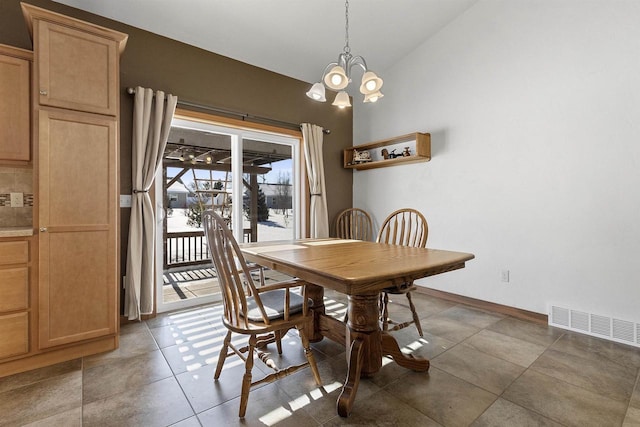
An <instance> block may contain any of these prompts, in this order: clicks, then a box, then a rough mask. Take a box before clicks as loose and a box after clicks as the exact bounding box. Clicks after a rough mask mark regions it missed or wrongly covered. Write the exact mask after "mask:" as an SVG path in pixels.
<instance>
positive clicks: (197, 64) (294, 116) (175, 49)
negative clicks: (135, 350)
mask: <svg viewBox="0 0 640 427" xmlns="http://www.w3.org/2000/svg"><path fill="white" fill-rule="evenodd" d="M27 3H30V4H33V5H35V6H39V7H43V8H46V9H49V10H52V11H55V12H59V13H63V14H65V15H68V16H71V17H74V18H78V19H82V20H85V21H87V22H92V23H95V24H98V25H102V26H104V27H108V28H113V29H115V30H118V31H122V32H124V33H126V34H129V41H128V43H127V47H126V49H125V51H124V54H123V55H122V58H121V62H120V84H121V101H120V104H121V116H120V117H121V125H120V193H121V194H130V193H131V123H132V119H131V117H132V112H133V99H132V97H131V96H130V95H128V94H127V93H126V92H125V89H126V88H127V87H135V86H143V87H150V88H152V89H159V90H164V91H165V92H169V93H172V94H174V95H177V96H178V99H182V100H185V101H189V102H191V103H196V104H201V105H210V106H214V107H220V108H225V109H228V110H233V111H239V112H243V113H248V114H251V115H255V116H260V117H267V118H271V119H275V120H281V121H285V122H289V123H302V122H310V123H315V124H318V125H320V126H322V127H324V128H328V129H331V134H330V135H325V143H324V161H325V172H326V176H327V180H326V184H327V201H328V209H329V221H331V220H332V219H333V218H334V216H335V215H336V214H337V213H338V212H339V211H340V210H342V209H344V208H347V207H350V206H351V201H352V173H351V171H350V170H345V169H343V168H342V158H341V153H342V150H343V149H344V148H346V147H349V146H351V145H352V134H353V116H352V112H351V110H349V109H345V110H340V109H338V108H335V107H333V106H331V104H330V103H329V102H327V103H317V102H314V101H312V100H310V99H309V98H307V97H306V96H305V92H306V91H307V90H308V87H309V84H308V83H306V82H302V81H300V80H296V79H292V78H289V77H286V76H283V75H280V74H276V73H273V72H270V71H267V70H265V69H262V68H258V67H254V66H251V65H248V64H245V63H242V62H239V61H236V60H233V59H230V58H227V57H224V56H221V55H217V54H214V53H210V52H207V51H204V50H202V49H199V48H196V47H193V46H189V45H186V44H184V43H180V42H177V41H175V40H171V39H168V38H166V37H161V36H158V35H156V34H153V33H150V32H148V31H144V30H141V29H138V28H135V27H131V26H129V25H126V24H123V23H120V22H117V21H112V20H110V19H106V18H103V17H100V16H97V15H93V14H91V13H87V12H84V11H81V10H78V9H75V8H71V7H68V6H64V5H61V4H58V3H54V2H52V1H49V0H32V1H28V2H27ZM0 43H3V44H8V45H12V46H16V47H20V48H24V49H32V43H31V39H30V37H29V33H28V31H27V27H26V24H25V22H24V19H23V17H22V12H21V9H20V1H19V0H1V1H0ZM275 49H278V47H277V46H274V50H275ZM69 65H70V66H73V64H69ZM121 220H122V226H121V228H122V230H121V243H122V244H121V246H122V252H121V258H122V260H123V261H122V271H123V274H124V260H125V259H126V245H127V233H128V225H129V210H128V209H121Z"/></svg>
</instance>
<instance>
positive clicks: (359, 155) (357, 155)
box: [353, 148, 371, 164]
mask: <svg viewBox="0 0 640 427" xmlns="http://www.w3.org/2000/svg"><path fill="white" fill-rule="evenodd" d="M370 161H371V154H369V152H368V151H366V150H365V151H358V150H356V149H355V148H354V149H353V163H355V164H358V163H367V162H370Z"/></svg>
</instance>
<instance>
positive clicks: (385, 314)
mask: <svg viewBox="0 0 640 427" xmlns="http://www.w3.org/2000/svg"><path fill="white" fill-rule="evenodd" d="M380 298H381V303H382V304H381V305H382V306H381V309H382V330H383V331H385V332H386V331H388V330H389V294H387V293H386V292H382V294H381V295H380Z"/></svg>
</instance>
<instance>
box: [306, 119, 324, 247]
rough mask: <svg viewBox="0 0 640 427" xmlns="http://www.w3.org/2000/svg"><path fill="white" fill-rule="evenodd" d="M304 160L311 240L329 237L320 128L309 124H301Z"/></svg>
mask: <svg viewBox="0 0 640 427" xmlns="http://www.w3.org/2000/svg"><path fill="white" fill-rule="evenodd" d="M302 137H303V138H304V158H305V162H306V165H307V177H308V179H309V190H310V192H311V206H310V209H309V215H310V229H311V236H310V237H312V238H322V237H329V218H328V214H327V194H326V189H325V184H324V161H323V158H322V141H323V135H322V128H321V127H320V126H317V125H312V124H310V123H303V124H302Z"/></svg>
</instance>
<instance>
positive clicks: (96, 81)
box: [34, 20, 119, 116]
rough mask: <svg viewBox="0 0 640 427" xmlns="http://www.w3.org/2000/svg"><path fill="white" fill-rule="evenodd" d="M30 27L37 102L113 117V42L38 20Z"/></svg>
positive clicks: (115, 96) (115, 79) (115, 57)
mask: <svg viewBox="0 0 640 427" xmlns="http://www.w3.org/2000/svg"><path fill="white" fill-rule="evenodd" d="M34 29H35V37H37V38H35V40H37V43H36V44H35V56H36V58H35V63H36V67H37V76H38V77H37V79H38V86H37V90H39V93H40V95H39V102H40V105H50V106H54V107H61V108H67V109H70V110H78V111H88V112H90V113H98V114H107V115H112V116H115V115H116V114H117V111H118V108H119V106H118V105H116V104H117V100H118V61H119V53H118V44H117V42H116V41H114V40H111V39H108V38H105V37H102V36H100V35H96V34H91V33H88V32H85V31H82V30H79V29H75V28H70V27H66V26H62V25H57V24H55V23H52V22H47V21H41V20H35V21H34Z"/></svg>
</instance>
